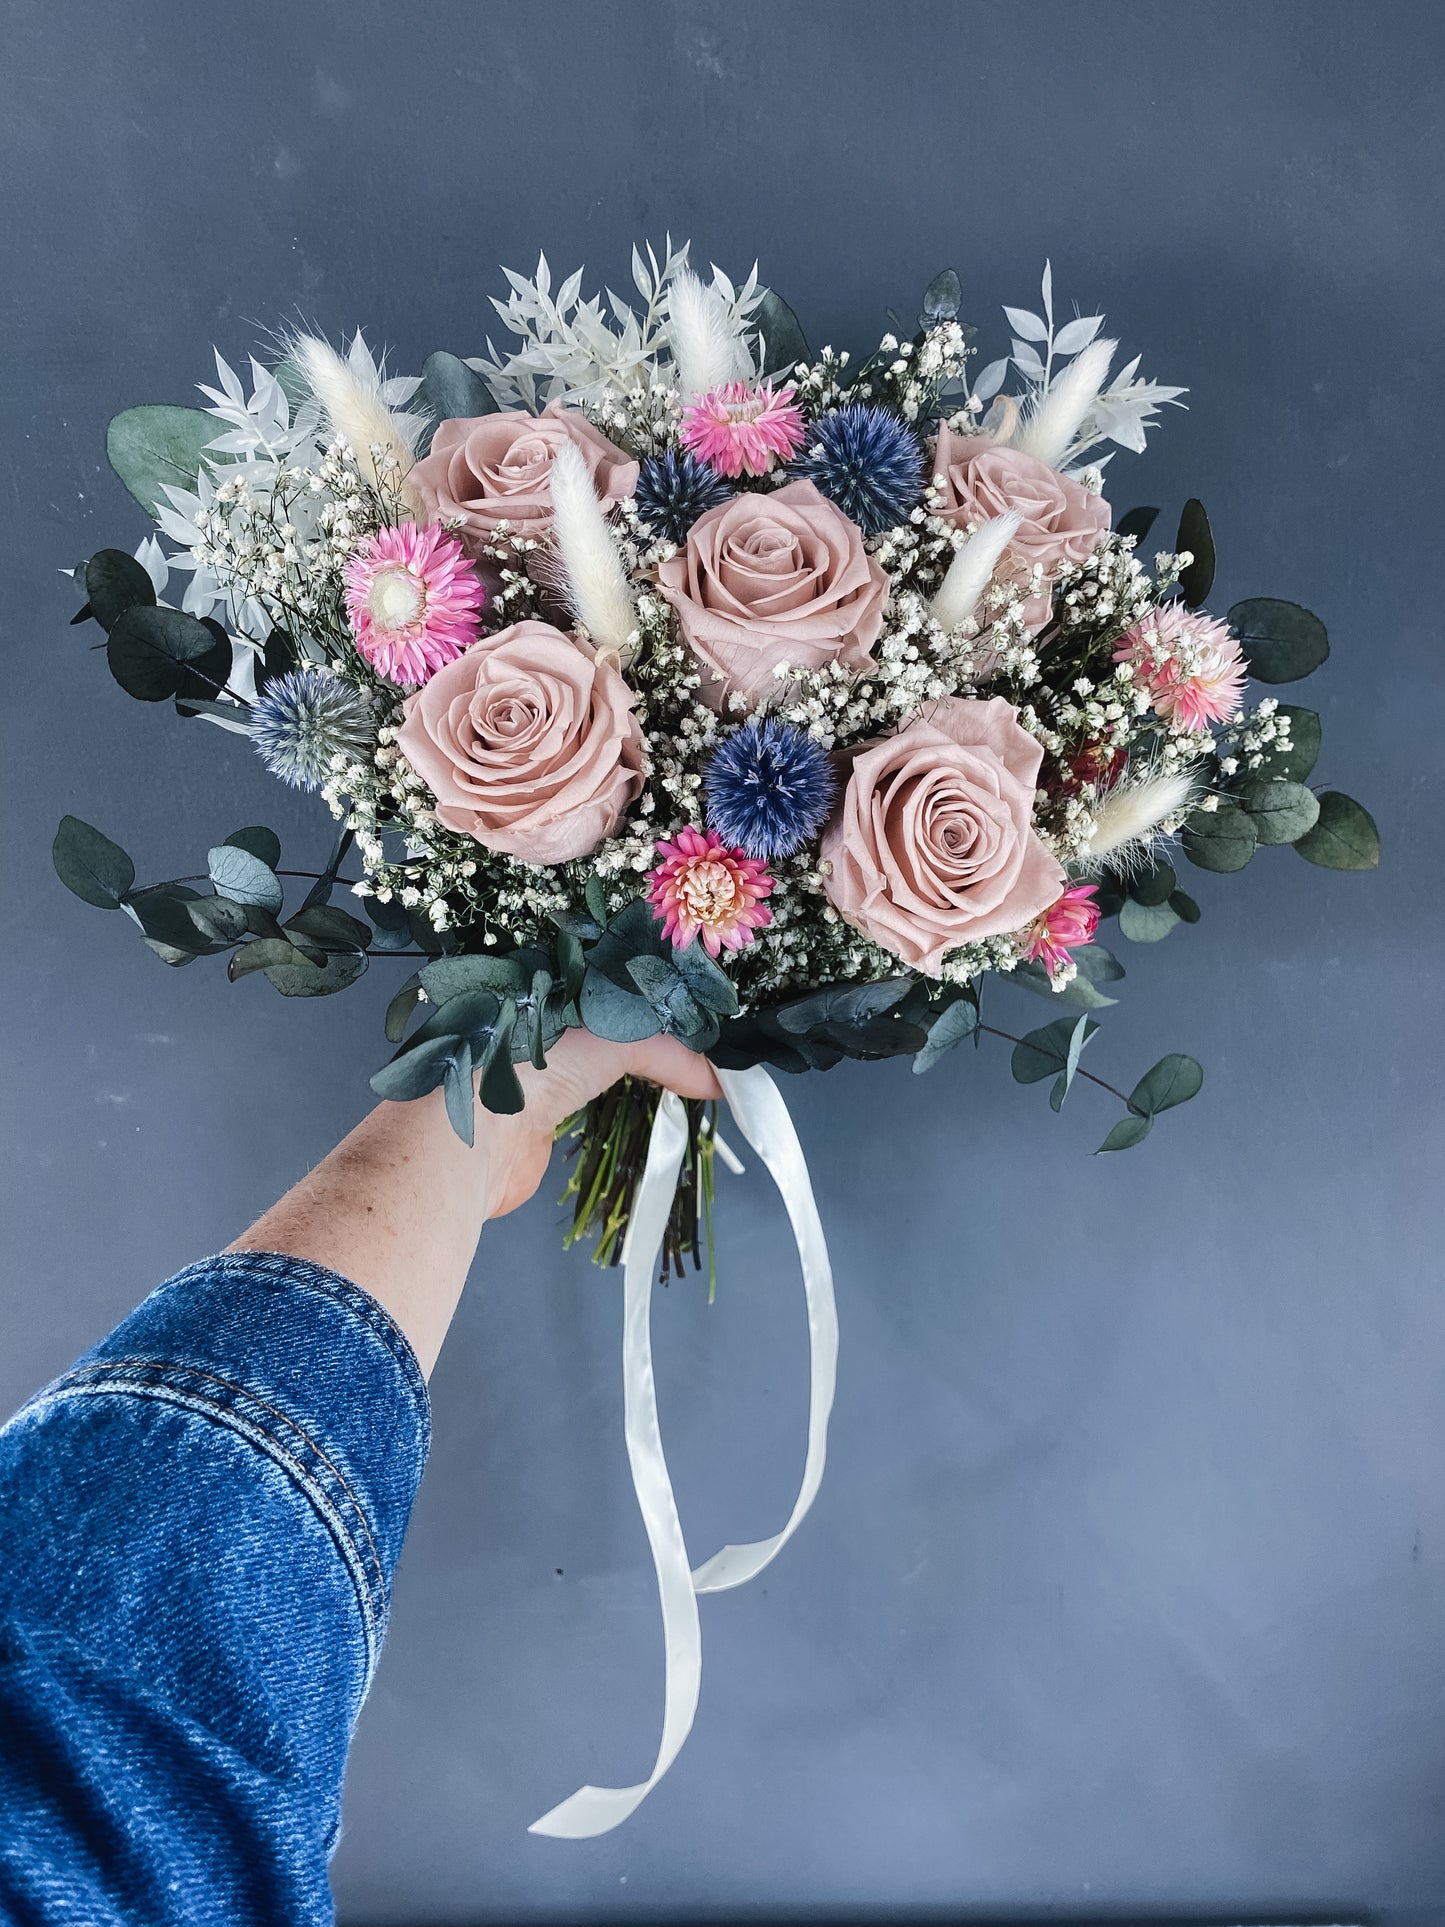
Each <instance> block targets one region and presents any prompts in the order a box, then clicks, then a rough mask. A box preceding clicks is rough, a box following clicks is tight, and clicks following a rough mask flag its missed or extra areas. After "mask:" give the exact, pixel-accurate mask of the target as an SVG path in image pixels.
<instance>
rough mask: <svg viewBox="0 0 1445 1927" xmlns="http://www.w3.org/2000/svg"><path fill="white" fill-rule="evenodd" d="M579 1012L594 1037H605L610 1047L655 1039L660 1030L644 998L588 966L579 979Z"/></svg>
mask: <svg viewBox="0 0 1445 1927" xmlns="http://www.w3.org/2000/svg"><path fill="white" fill-rule="evenodd" d="M578 1008H579V1010H580V1011H581V1014H582V1022H583V1023H584V1024H585V1025H586V1027H587V1029H588V1030H590V1031H591V1032H592V1034H593V1036H594V1037H605V1038H606V1039H607V1040H608V1042H609V1043H613V1044H636V1043H640V1042H641V1040H642V1039H643V1038H644V1037H656V1035H657V1033H658V1032H659V1031H660V1030H661V1028H662V1026H661V1024H660V1023H659V1022H658V1021H657V1013H656V1012H655V1011H654V1010H653V1008H652V1005H651V1004H650V1003H649V1002H648V1001H647V999H646V998H645V997H641V996H639V995H638V994H637V992H636V991H634V990H623V989H622V988H621V987H620V985H618V984H615V983H614V982H613V981H612V979H611V978H610V977H607V976H604V975H603V973H602V972H601V971H600V970H597V969H595V968H593V967H592V966H590V965H589V966H588V970H587V974H586V976H585V977H584V978H583V979H582V992H581V996H580V998H579V1000H578Z"/></svg>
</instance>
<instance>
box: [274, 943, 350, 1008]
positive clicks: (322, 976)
mask: <svg viewBox="0 0 1445 1927" xmlns="http://www.w3.org/2000/svg"><path fill="white" fill-rule="evenodd" d="M367 961H368V960H367V957H366V953H365V952H364V951H356V950H338V951H333V952H332V953H331V955H330V956H329V957H328V958H327V959H326V962H325V964H324V965H322V966H321V967H320V968H319V969H318V968H317V967H316V966H315V965H314V964H309V963H305V962H296V963H289V964H280V965H273V966H272V967H271V968H270V969H269V970H268V971H267V972H266V979H267V982H268V983H270V984H272V985H273V986H274V987H275V988H276V989H277V990H279V991H280V993H281V995H282V996H283V997H330V996H332V995H333V994H334V993H335V992H336V991H338V990H345V989H346V987H347V986H348V985H349V984H354V983H355V982H356V980H357V978H358V977H360V976H362V975H363V974H364V972H365V970H366V966H367Z"/></svg>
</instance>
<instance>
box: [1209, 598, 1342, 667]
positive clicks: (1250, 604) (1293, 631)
mask: <svg viewBox="0 0 1445 1927" xmlns="http://www.w3.org/2000/svg"><path fill="white" fill-rule="evenodd" d="M1225 620H1226V621H1227V622H1228V624H1229V626H1230V628H1231V629H1232V630H1233V631H1234V633H1235V635H1236V636H1238V638H1239V642H1240V647H1241V648H1242V649H1243V651H1244V654H1245V659H1246V661H1247V662H1248V663H1249V673H1250V675H1251V676H1253V677H1254V679H1255V681H1256V682H1270V683H1276V682H1298V681H1299V680H1300V678H1301V677H1302V676H1308V675H1310V674H1311V673H1312V672H1313V671H1314V670H1316V669H1318V668H1319V666H1320V664H1321V663H1322V662H1323V661H1324V660H1325V658H1326V657H1327V656H1328V655H1329V653H1330V639H1329V637H1328V635H1327V634H1326V633H1325V625H1324V624H1323V623H1322V622H1321V621H1320V619H1319V617H1318V616H1317V615H1313V614H1311V612H1310V611H1309V610H1308V609H1302V608H1301V607H1300V605H1299V604H1298V603H1297V602H1280V601H1278V600H1276V599H1275V598H1274V597H1273V596H1255V597H1252V598H1251V599H1250V600H1249V601H1247V602H1236V603H1235V605H1234V607H1233V608H1232V609H1231V610H1230V612H1229V614H1228V616H1227V617H1226V618H1225Z"/></svg>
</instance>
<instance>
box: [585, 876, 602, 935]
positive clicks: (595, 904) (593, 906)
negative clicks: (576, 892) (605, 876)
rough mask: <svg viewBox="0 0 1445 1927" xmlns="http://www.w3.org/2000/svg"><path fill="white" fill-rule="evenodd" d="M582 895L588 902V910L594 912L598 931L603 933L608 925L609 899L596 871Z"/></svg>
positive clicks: (588, 880) (590, 877)
mask: <svg viewBox="0 0 1445 1927" xmlns="http://www.w3.org/2000/svg"><path fill="white" fill-rule="evenodd" d="M582 894H583V896H584V897H585V898H586V900H587V908H588V909H589V910H590V911H591V912H592V915H593V918H594V919H595V921H596V923H597V927H598V930H599V931H601V930H602V929H603V928H604V927H605V926H606V923H607V897H606V895H605V893H604V891H603V888H602V879H601V877H599V876H598V875H597V874H596V872H595V871H594V872H593V874H592V875H591V876H589V877H588V879H587V882H586V885H585V886H584V888H583V892H582Z"/></svg>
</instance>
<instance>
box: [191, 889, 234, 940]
mask: <svg viewBox="0 0 1445 1927" xmlns="http://www.w3.org/2000/svg"><path fill="white" fill-rule="evenodd" d="M186 914H187V915H188V916H189V917H190V919H191V922H192V923H193V924H194V925H195V926H196V928H197V930H199V931H200V933H201V935H202V936H203V937H204V938H205V939H206V941H207V942H208V943H237V942H239V941H240V939H241V938H242V937H244V936H245V934H246V932H247V929H248V928H249V925H248V923H247V920H246V906H245V905H244V904H241V903H232V901H231V899H230V898H229V897H194V898H192V900H191V901H190V902H189V903H187V905H186Z"/></svg>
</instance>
